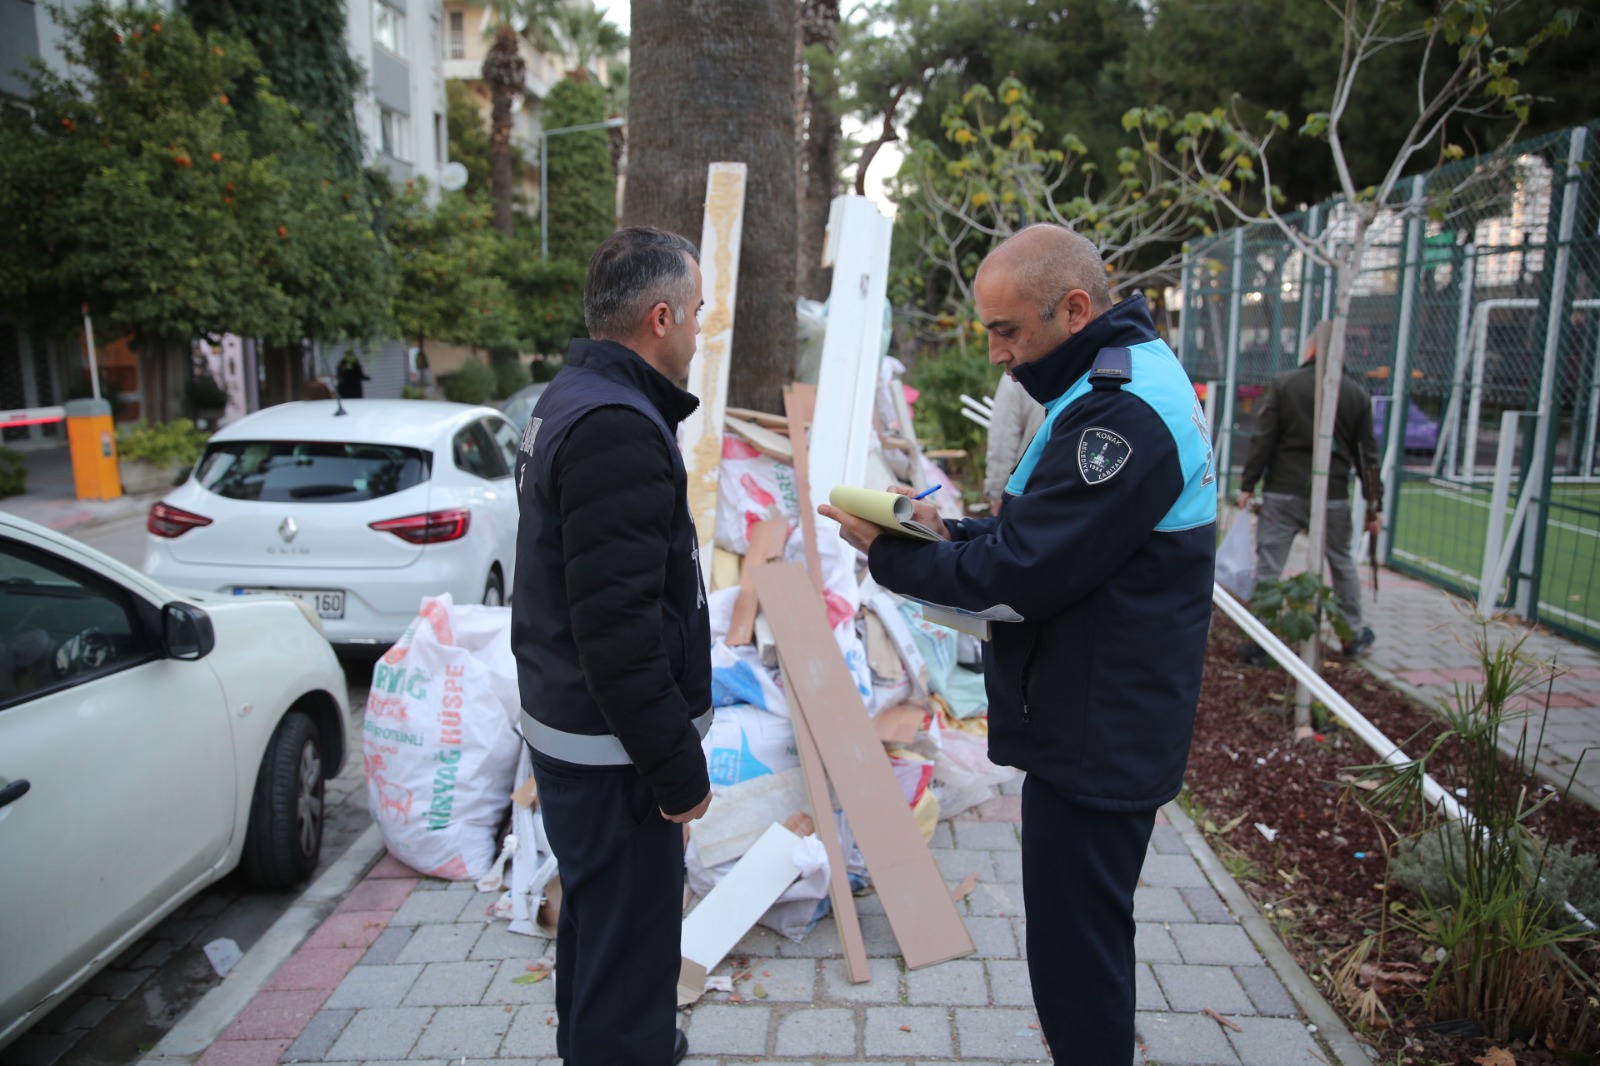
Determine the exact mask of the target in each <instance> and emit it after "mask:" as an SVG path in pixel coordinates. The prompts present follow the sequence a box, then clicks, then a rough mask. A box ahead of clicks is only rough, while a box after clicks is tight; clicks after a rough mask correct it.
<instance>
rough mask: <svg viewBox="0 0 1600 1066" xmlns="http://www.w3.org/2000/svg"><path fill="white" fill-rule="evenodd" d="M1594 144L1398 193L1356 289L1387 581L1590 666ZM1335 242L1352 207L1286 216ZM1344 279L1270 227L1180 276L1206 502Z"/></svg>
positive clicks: (1522, 148)
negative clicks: (1571, 641) (1422, 586)
mask: <svg viewBox="0 0 1600 1066" xmlns="http://www.w3.org/2000/svg"><path fill="white" fill-rule="evenodd" d="M1597 162H1600V123H1594V124H1591V125H1589V126H1587V127H1579V128H1576V129H1572V130H1568V131H1564V132H1562V133H1558V134H1551V135H1548V136H1545V137H1541V138H1538V139H1536V140H1530V141H1526V142H1523V143H1520V144H1517V145H1515V146H1513V147H1512V148H1509V149H1507V150H1505V151H1502V152H1499V153H1496V154H1494V155H1492V156H1484V157H1479V158H1476V159H1471V160H1465V161H1463V162H1460V163H1457V164H1453V165H1452V166H1450V167H1449V168H1446V169H1443V170H1440V171H1438V172H1435V173H1434V174H1431V175H1427V176H1422V177H1418V178H1415V179H1412V180H1410V181H1407V182H1404V183H1402V185H1401V188H1400V189H1399V190H1398V191H1397V194H1396V198H1395V201H1394V202H1393V203H1392V204H1391V205H1389V206H1387V207H1386V208H1385V209H1384V210H1383V211H1382V212H1381V213H1380V215H1379V217H1378V220H1377V221H1376V222H1375V223H1374V224H1373V226H1372V229H1371V231H1370V233H1369V240H1368V246H1367V248H1366V252H1365V254H1364V256H1363V259H1362V262H1361V266H1360V275H1359V277H1358V279H1357V281H1356V290H1355V297H1354V302H1353V305H1352V307H1351V313H1350V322H1349V328H1348V333H1347V337H1348V343H1347V348H1346V363H1347V367H1348V372H1349V373H1351V374H1353V375H1354V376H1356V377H1358V378H1359V379H1361V380H1362V381H1363V382H1364V383H1365V384H1366V385H1367V387H1368V389H1369V390H1370V391H1371V392H1372V394H1373V397H1374V413H1375V415H1376V417H1377V431H1378V436H1379V438H1380V445H1381V447H1382V451H1383V467H1384V471H1383V472H1384V484H1385V487H1386V492H1387V495H1388V499H1387V500H1386V501H1385V511H1386V515H1387V518H1386V528H1385V531H1384V535H1383V539H1382V541H1381V542H1380V546H1381V549H1382V552H1383V556H1384V558H1385V559H1386V560H1387V561H1388V562H1389V563H1390V564H1391V565H1393V566H1394V567H1396V568H1398V569H1400V570H1403V571H1406V572H1408V573H1411V574H1414V575H1416V576H1418V577H1420V578H1423V579H1425V580H1427V581H1429V582H1432V583H1434V584H1437V585H1440V586H1442V587H1444V588H1448V589H1450V590H1452V591H1455V592H1458V593H1461V594H1464V595H1467V596H1471V597H1473V598H1475V599H1476V598H1480V597H1481V598H1485V599H1487V598H1490V597H1492V598H1493V600H1494V602H1495V604H1496V605H1497V606H1498V607H1501V608H1504V609H1511V610H1514V611H1515V612H1516V613H1518V614H1520V615H1522V616H1523V617H1525V618H1529V619H1532V620H1535V621H1538V622H1540V623H1541V624H1544V625H1548V626H1550V627H1551V628H1554V629H1558V630H1561V631H1563V632H1565V633H1567V634H1569V635H1571V636H1574V637H1576V638H1578V639H1580V640H1583V641H1585V642H1587V643H1590V644H1595V645H1600V193H1597V188H1596V186H1597V178H1596V174H1597V172H1600V171H1597V169H1596V166H1595V165H1596V163H1597ZM1291 219H1292V221H1293V223H1294V224H1295V225H1296V226H1299V227H1302V228H1303V229H1304V230H1305V232H1307V233H1310V234H1316V235H1327V236H1330V237H1332V239H1334V240H1338V239H1339V234H1340V233H1341V232H1346V231H1348V230H1349V229H1350V228H1351V227H1352V225H1353V216H1352V212H1351V211H1350V209H1349V206H1348V205H1347V204H1345V203H1342V202H1340V201H1329V202H1327V203H1323V204H1318V205H1317V206H1315V207H1312V208H1310V209H1309V210H1306V211H1303V212H1301V213H1299V214H1298V215H1295V216H1291ZM1336 281H1337V279H1336V278H1335V277H1334V276H1333V275H1332V272H1331V271H1330V270H1329V269H1326V268H1324V267H1322V266H1320V265H1318V264H1316V263H1314V262H1311V261H1310V260H1309V259H1308V258H1307V257H1306V256H1304V255H1302V254H1301V253H1300V252H1298V251H1296V250H1295V248H1294V247H1293V245H1292V244H1291V243H1290V242H1289V241H1288V240H1286V239H1285V238H1284V236H1283V235H1282V234H1281V233H1280V232H1279V231H1278V230H1277V229H1276V228H1275V227H1272V226H1269V225H1258V226H1252V227H1245V228H1240V229H1236V230H1232V231H1229V232H1227V233H1223V234H1220V235H1219V236H1218V237H1216V238H1215V239H1213V240H1211V241H1209V242H1207V243H1205V244H1203V245H1201V246H1198V247H1196V248H1195V249H1194V250H1193V251H1192V252H1191V253H1190V254H1189V255H1188V256H1187V257H1186V258H1185V261H1184V268H1183V280H1182V296H1181V300H1180V301H1178V306H1179V307H1180V308H1181V326H1180V330H1179V353H1180V356H1181V358H1182V359H1183V362H1184V365H1185V367H1186V368H1187V369H1188V370H1189V373H1190V376H1191V377H1193V378H1194V379H1195V380H1196V381H1209V382H1215V383H1216V386H1217V388H1216V399H1215V401H1213V402H1214V403H1215V408H1216V409H1215V415H1216V417H1217V420H1218V425H1219V431H1218V434H1217V447H1218V461H1219V464H1220V465H1221V467H1222V469H1223V470H1225V471H1226V472H1227V474H1228V476H1227V477H1226V478H1223V479H1219V486H1220V490H1221V491H1222V492H1224V493H1225V494H1227V495H1230V496H1231V495H1233V494H1234V493H1236V491H1237V488H1238V484H1237V478H1236V475H1237V473H1238V469H1239V467H1240V466H1241V465H1242V460H1243V456H1244V450H1245V447H1246V446H1247V442H1248V440H1249V437H1250V434H1251V431H1252V430H1253V427H1254V419H1253V411H1254V406H1255V403H1256V402H1257V400H1258V398H1259V397H1260V395H1261V393H1262V392H1263V391H1264V389H1265V387H1266V385H1267V383H1268V382H1270V381H1271V379H1272V378H1273V376H1275V375H1276V374H1278V373H1281V372H1282V371H1284V370H1287V369H1290V368H1292V367H1293V366H1295V365H1296V364H1297V363H1298V361H1299V353H1300V352H1301V351H1302V349H1303V347H1304V343H1305V340H1306V338H1307V337H1308V336H1309V335H1310V331H1311V329H1312V328H1313V327H1314V326H1315V324H1316V322H1317V321H1318V320H1320V319H1322V318H1326V317H1331V315H1332V308H1333V297H1334V287H1335V283H1336Z"/></svg>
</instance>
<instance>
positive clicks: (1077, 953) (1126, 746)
mask: <svg viewBox="0 0 1600 1066" xmlns="http://www.w3.org/2000/svg"><path fill="white" fill-rule="evenodd" d="M976 296H977V306H978V313H979V315H980V316H981V317H982V320H983V324H984V326H985V327H986V328H987V329H988V331H989V360H990V362H993V363H996V364H998V365H1000V366H1002V367H1004V368H1005V369H1006V370H1007V371H1009V372H1010V373H1011V374H1012V376H1013V377H1015V378H1016V380H1017V381H1018V382H1019V383H1021V385H1022V386H1023V387H1024V388H1025V389H1027V391H1028V393H1029V394H1030V395H1032V396H1033V398H1034V399H1036V400H1038V401H1039V402H1040V403H1042V404H1044V406H1045V409H1046V414H1045V420H1044V424H1043V425H1042V426H1041V427H1040V428H1039V431H1038V432H1037V434H1035V436H1034V438H1033V441H1032V443H1030V444H1029V446H1028V448H1027V450H1026V451H1025V452H1024V453H1023V456H1022V459H1021V460H1020V461H1019V462H1018V464H1017V468H1016V471H1015V472H1014V473H1013V474H1012V476H1011V480H1010V481H1009V482H1008V483H1007V485H1006V490H1005V491H1006V499H1005V506H1004V507H1002V508H1001V510H1000V513H999V515H998V516H996V517H993V518H976V519H967V520H965V521H959V522H947V523H945V524H944V527H943V528H944V529H945V531H946V534H947V536H948V538H949V539H948V540H946V541H943V542H939V543H927V542H922V541H913V540H908V539H901V538H897V537H881V536H878V535H877V534H878V532H879V530H878V527H876V526H874V525H872V524H870V523H867V522H862V521H860V520H859V519H854V518H851V516H849V515H846V514H844V513H843V512H841V511H838V510H837V509H835V508H832V507H827V506H824V507H823V508H822V513H823V514H824V515H826V516H827V517H829V518H832V519H834V520H835V521H838V522H839V523H840V525H841V527H842V529H843V533H844V536H845V539H846V540H847V541H849V542H850V543H851V544H853V545H855V546H856V547H857V548H859V549H861V550H863V551H865V552H866V553H867V559H868V562H869V564H870V566H871V569H872V576H873V577H874V578H875V579H876V580H877V581H878V582H879V584H881V585H883V586H884V587H886V588H890V589H894V590H896V591H899V592H904V593H906V594H909V595H912V596H916V597H920V598H922V599H925V600H928V601H930V602H934V603H941V604H947V605H950V606H953V607H959V608H964V609H967V610H973V611H982V610H988V609H990V608H995V607H1000V606H1002V605H1003V606H1004V607H1006V608H1009V613H1011V614H1012V615H1013V616H1018V617H1017V620H1016V621H1011V622H997V623H995V624H994V625H993V627H992V628H993V636H992V639H991V640H989V641H988V642H987V643H986V644H985V645H984V680H985V684H986V687H987V689H988V694H989V755H990V758H992V759H993V760H994V761H995V762H997V763H1001V764H1005V765H1010V766H1015V767H1018V768H1019V769H1022V770H1025V771H1027V775H1028V776H1027V779H1026V781H1025V782H1024V784H1023V791H1022V892H1023V901H1024V905H1025V907H1026V911H1027V936H1028V973H1029V976H1030V978H1031V979H1032V984H1033V1001H1034V1006H1035V1008H1036V1009H1037V1010H1038V1013H1039V1021H1040V1023H1041V1025H1042V1027H1043V1029H1044V1035H1045V1039H1046V1040H1048V1041H1049V1043H1050V1046H1051V1047H1052V1049H1054V1053H1055V1056H1056V1061H1058V1062H1070V1063H1073V1064H1074V1066H1126V1064H1127V1062H1128V1060H1129V1058H1130V1057H1131V1056H1132V1054H1133V1042H1134V1030H1133V1020H1134V969H1135V968H1134V957H1133V936H1134V920H1133V890H1134V886H1135V885H1136V884H1137V883H1138V879H1139V870H1140V868H1141V867H1142V866H1143V864H1144V855H1145V848H1146V846H1147V845H1148V843H1149V840H1150V832H1151V828H1152V826H1153V825H1154V822H1155V814H1156V808H1158V807H1159V806H1160V805H1161V804H1163V803H1165V802H1167V801H1168V800H1170V799H1172V798H1173V797H1174V796H1176V795H1177V793H1178V788H1179V786H1180V784H1181V783H1182V779H1183V769H1184V765H1185V763H1186V762H1187V760H1188V752H1189V740H1190V736H1191V734H1192V732H1193V725H1194V710H1195V704H1196V702H1197V700H1198V698H1199V692H1200V672H1201V667H1202V665H1203V661H1204V658H1205V643H1206V631H1207V629H1208V627H1209V625H1210V621H1211V585H1212V562H1213V556H1214V554H1215V543H1216V540H1215V538H1216V504H1217V500H1216V488H1215V484H1214V483H1215V480H1216V475H1215V469H1214V467H1213V463H1212V454H1211V442H1210V439H1209V435H1208V432H1207V423H1206V420H1205V415H1204V412H1203V411H1202V410H1201V409H1200V407H1199V404H1198V403H1197V402H1196V400H1195V394H1194V388H1193V386H1192V385H1191V384H1190V382H1189V379H1188V376H1187V375H1185V374H1184V372H1183V368H1182V367H1180V366H1179V365H1178V361H1177V359H1176V357H1174V356H1173V354H1172V351H1171V349H1169V348H1168V347H1167V346H1166V344H1165V343H1164V342H1163V341H1162V340H1161V339H1160V338H1159V337H1158V336H1157V335H1156V331H1155V326H1154V324H1153V323H1152V322H1151V319H1150V314H1149V311H1148V310H1147V309H1146V307H1145V303H1144V297H1143V296H1142V295H1135V296H1132V297H1130V298H1128V299H1126V300H1124V301H1122V302H1121V303H1119V304H1116V305H1115V306H1113V305H1112V303H1111V297H1110V293H1109V291H1108V290H1107V287H1106V280H1105V269H1104V266H1103V264H1102V262H1101V259H1100V255H1099V252H1098V251H1096V249H1095V247H1094V245H1093V244H1091V243H1090V242H1089V241H1087V240H1086V239H1084V238H1083V237H1081V236H1079V235H1077V234H1075V233H1073V232H1072V231H1070V230H1068V229H1065V228H1063V227H1060V226H1054V225H1038V226H1031V227H1029V228H1027V229H1025V230H1022V231H1021V232H1019V233H1017V234H1016V235H1014V236H1013V237H1011V238H1010V239H1008V240H1007V241H1005V242H1004V243H1003V244H1001V245H1000V246H999V247H998V248H996V249H995V250H994V252H992V253H991V254H990V255H989V257H988V258H987V259H986V260H984V263H983V265H982V267H980V269H979V271H978V276H977V279H976ZM918 506H919V507H920V506H922V505H918ZM919 514H920V515H921V517H922V518H923V520H924V521H929V522H933V523H934V524H935V525H937V521H936V516H935V515H934V514H933V513H932V509H931V508H927V509H926V513H923V512H919Z"/></svg>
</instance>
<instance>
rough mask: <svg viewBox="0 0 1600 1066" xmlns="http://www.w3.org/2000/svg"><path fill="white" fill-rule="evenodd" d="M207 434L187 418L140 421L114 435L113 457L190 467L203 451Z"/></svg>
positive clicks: (160, 464) (163, 465)
mask: <svg viewBox="0 0 1600 1066" xmlns="http://www.w3.org/2000/svg"><path fill="white" fill-rule="evenodd" d="M209 436H210V434H209V433H207V432H206V431H205V430H202V429H199V428H197V427H196V426H195V424H194V423H193V422H191V421H189V420H188V419H187V418H179V419H175V420H173V421H171V422H146V421H145V420H144V419H142V418H141V419H140V420H139V421H137V422H135V423H134V424H133V425H131V426H129V427H128V428H127V429H124V430H122V431H121V432H120V433H118V434H117V455H118V457H119V458H122V459H128V460H131V461H133V462H146V463H149V464H151V465H152V466H162V467H165V466H185V467H189V466H193V465H194V464H195V463H196V462H198V461H199V459H200V453H201V452H202V451H204V450H205V446H206V438H207V437H209Z"/></svg>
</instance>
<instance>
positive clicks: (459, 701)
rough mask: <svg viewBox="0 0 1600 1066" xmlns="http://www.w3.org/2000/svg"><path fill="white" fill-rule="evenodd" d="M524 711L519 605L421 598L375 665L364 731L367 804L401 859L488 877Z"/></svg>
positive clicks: (438, 871) (470, 877)
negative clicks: (517, 655) (515, 652)
mask: <svg viewBox="0 0 1600 1066" xmlns="http://www.w3.org/2000/svg"><path fill="white" fill-rule="evenodd" d="M519 713H520V702H519V698H518V694H517V671H516V660H515V659H514V657H513V656H512V653H511V611H510V609H509V608H506V607H480V606H477V605H468V606H460V607H458V606H456V605H455V604H454V603H453V602H452V601H451V598H450V597H449V596H448V595H444V596H436V597H430V598H428V599H425V600H423V601H422V608H421V610H420V611H419V612H418V614H417V617H416V618H415V619H414V620H413V621H412V623H411V625H410V626H409V627H408V628H407V629H406V632H405V635H404V636H402V637H401V638H400V640H399V642H398V643H396V644H395V645H394V647H392V648H390V649H389V650H388V651H387V652H385V653H384V656H383V658H382V659H381V660H379V661H378V663H377V665H376V666H374V668H373V671H372V689H371V692H370V694H369V695H368V697H367V713H366V720H365V722H364V723H363V725H362V754H363V760H364V762H365V764H366V775H367V805H368V808H369V809H370V810H371V812H372V817H373V819H374V820H375V821H376V822H377V823H378V828H379V830H380V831H381V832H382V834H383V840H384V843H385V844H386V845H388V848H389V851H390V852H392V853H393V854H394V856H395V857H396V858H397V859H399V860H400V861H401V862H404V863H405V864H406V865H408V866H411V867H413V868H414V869H417V870H420V871H422V872H423V873H427V874H431V875H432V876H434V877H444V878H449V879H450V880H453V881H475V880H477V879H478V878H480V877H483V876H484V875H485V874H487V873H488V872H489V870H490V867H491V866H492V864H493V863H494V858H495V850H496V849H495V838H494V833H495V829H496V828H498V826H499V825H500V822H501V820H502V819H503V817H504V815H505V810H506V807H507V806H508V805H509V803H510V799H509V797H510V795H511V787H512V784H513V780H512V779H513V777H514V776H515V774H516V770H517V754H518V751H519V749H520V748H521V746H522V745H521V741H520V740H519V739H518V736H517V731H516V720H517V716H518V714H519Z"/></svg>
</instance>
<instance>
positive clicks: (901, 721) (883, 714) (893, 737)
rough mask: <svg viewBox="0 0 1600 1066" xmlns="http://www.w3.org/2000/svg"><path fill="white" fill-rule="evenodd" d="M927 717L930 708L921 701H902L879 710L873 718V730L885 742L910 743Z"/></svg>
mask: <svg viewBox="0 0 1600 1066" xmlns="http://www.w3.org/2000/svg"><path fill="white" fill-rule="evenodd" d="M927 718H928V708H927V707H925V706H924V705H922V704H921V703H902V704H900V705H899V706H897V707H886V708H884V709H883V710H881V711H879V712H878V714H877V717H875V718H873V720H872V731H873V732H874V733H876V734H877V736H878V739H879V740H881V741H883V742H884V743H885V744H894V745H902V744H910V743H911V742H912V741H913V740H916V739H917V732H918V730H920V729H921V728H922V723H923V722H925V721H927Z"/></svg>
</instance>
